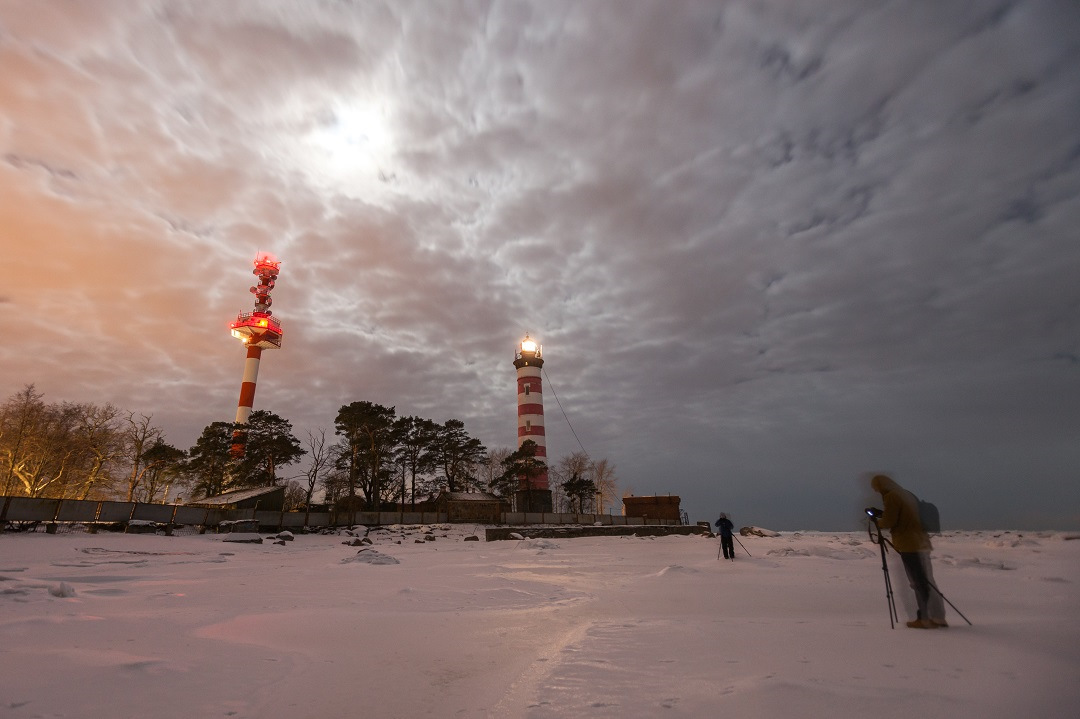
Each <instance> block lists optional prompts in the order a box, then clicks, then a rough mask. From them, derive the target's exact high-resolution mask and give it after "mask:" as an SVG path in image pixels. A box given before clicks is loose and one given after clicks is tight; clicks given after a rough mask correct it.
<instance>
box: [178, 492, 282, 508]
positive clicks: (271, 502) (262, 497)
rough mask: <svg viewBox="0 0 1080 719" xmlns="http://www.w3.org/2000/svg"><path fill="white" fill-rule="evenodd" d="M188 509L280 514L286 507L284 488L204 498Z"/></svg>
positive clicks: (190, 503) (193, 502) (191, 504)
mask: <svg viewBox="0 0 1080 719" xmlns="http://www.w3.org/2000/svg"><path fill="white" fill-rule="evenodd" d="M187 506H188V507H209V508H211V509H258V510H260V511H266V512H280V511H282V509H283V508H284V507H285V488H284V487H249V488H248V489H235V490H233V491H231V492H225V493H224V494H218V495H215V496H213V497H203V498H202V499H196V500H192V501H191V502H188V503H187Z"/></svg>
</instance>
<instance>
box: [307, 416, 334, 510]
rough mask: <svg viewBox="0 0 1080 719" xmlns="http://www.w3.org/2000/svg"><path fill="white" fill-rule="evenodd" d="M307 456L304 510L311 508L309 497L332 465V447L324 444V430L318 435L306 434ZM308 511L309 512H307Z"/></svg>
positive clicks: (313, 433)
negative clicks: (308, 455)
mask: <svg viewBox="0 0 1080 719" xmlns="http://www.w3.org/2000/svg"><path fill="white" fill-rule="evenodd" d="M307 447H308V454H310V455H311V464H309V465H308V468H307V471H306V472H305V473H304V476H305V478H306V479H307V487H306V488H305V489H304V508H305V509H308V508H309V507H311V495H312V494H314V493H315V487H316V486H318V484H319V480H320V479H321V478H322V476H323V474H324V473H325V472H326V471H327V469H328V468H329V467H330V466H331V465H332V464H333V456H332V454H333V452H332V446H331V445H328V444H327V443H326V430H325V429H322V428H319V431H318V433H315V432H312V431H311V430H310V429H309V430H308V433H307ZM308 511H310V510H308Z"/></svg>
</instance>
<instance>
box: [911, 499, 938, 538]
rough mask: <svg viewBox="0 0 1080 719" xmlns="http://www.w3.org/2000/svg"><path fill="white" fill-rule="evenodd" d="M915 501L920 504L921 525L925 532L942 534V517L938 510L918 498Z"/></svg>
mask: <svg viewBox="0 0 1080 719" xmlns="http://www.w3.org/2000/svg"><path fill="white" fill-rule="evenodd" d="M915 501H916V502H918V503H919V524H921V525H922V528H923V531H924V532H926V533H927V534H941V515H940V514H938V508H937V507H936V506H934V505H933V504H931V503H930V502H924V501H923V500H921V499H919V498H918V497H916V498H915Z"/></svg>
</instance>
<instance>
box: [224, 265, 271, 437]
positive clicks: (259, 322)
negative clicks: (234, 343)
mask: <svg viewBox="0 0 1080 719" xmlns="http://www.w3.org/2000/svg"><path fill="white" fill-rule="evenodd" d="M279 265H281V263H280V262H279V261H278V260H276V259H274V257H273V255H269V254H265V253H260V254H259V255H257V256H256V257H255V269H254V270H252V274H253V275H255V276H257V277H258V278H259V284H258V285H256V286H255V287H252V288H251V289H250V291H251V294H253V295H255V310H254V311H253V312H241V313H240V314H239V315H237V317H236V321H235V322H230V323H229V329H230V330H231V331H232V336H233V337H235V338H237V339H238V340H240V341H241V342H243V343H244V345H245V346H246V347H247V359H246V360H245V361H244V379H243V381H242V382H241V384H240V402H239V403H238V404H237V407H236V424H247V421H248V417H249V416H250V415H251V408H252V406H253V405H254V403H255V382H256V380H257V379H258V378H259V360H260V359H261V358H262V351H263V350H264V349H279V348H280V347H281V323H280V322H278V320H277V318H275V317H272V316H271V315H273V312H271V311H270V305H272V304H273V300H272V299H270V291H271V290H273V289H274V285H275V284H276V283H277V276H278V267H279ZM232 455H233V457H237V458H239V457H243V456H244V432H243V431H241V430H239V429H237V430H236V431H235V432H233V444H232Z"/></svg>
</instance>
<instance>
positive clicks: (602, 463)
mask: <svg viewBox="0 0 1080 719" xmlns="http://www.w3.org/2000/svg"><path fill="white" fill-rule="evenodd" d="M592 476H593V483H594V484H595V485H596V511H597V512H603V511H604V504H605V503H607V502H614V501H615V498H616V497H618V496H619V494H618V492H619V490H618V486H617V483H618V479H617V478H616V477H615V465H614V463H612V462H609V461H608V460H607V458H606V457H605V458H604V459H600V460H597V461H595V462H593V465H592Z"/></svg>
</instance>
